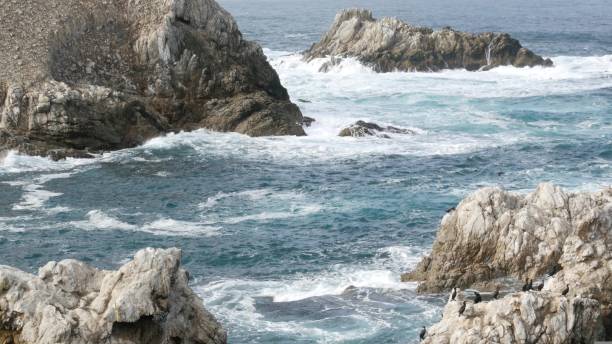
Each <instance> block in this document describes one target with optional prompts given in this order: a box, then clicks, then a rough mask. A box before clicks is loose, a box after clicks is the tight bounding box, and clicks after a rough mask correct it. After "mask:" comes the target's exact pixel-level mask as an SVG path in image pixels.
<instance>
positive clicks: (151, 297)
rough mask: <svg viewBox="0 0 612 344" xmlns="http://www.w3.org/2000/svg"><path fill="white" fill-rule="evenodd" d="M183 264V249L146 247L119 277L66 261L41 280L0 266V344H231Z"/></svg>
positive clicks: (44, 272)
mask: <svg viewBox="0 0 612 344" xmlns="http://www.w3.org/2000/svg"><path fill="white" fill-rule="evenodd" d="M180 259H181V251H180V250H178V249H168V250H161V249H144V250H141V251H139V252H138V253H137V254H136V255H135V256H134V259H133V261H131V262H129V263H127V264H125V265H124V266H122V267H121V268H120V269H119V270H117V271H105V270H98V269H95V268H92V267H90V266H88V265H86V264H84V263H81V262H79V261H75V260H64V261H61V262H50V263H48V264H47V265H45V266H44V267H42V268H41V269H40V270H39V273H38V276H35V275H31V274H28V273H25V272H23V271H20V270H17V269H14V268H11V267H7V266H0V342H1V343H21V344H47V343H49V344H51V343H64V344H80V343H82V344H85V343H109V344H110V343H122V344H137V343H138V344H149V343H151V344H174V343H192V344H196V343H202V344H209V343H210V344H217V343H226V341H227V340H226V333H225V331H224V330H223V329H222V328H221V326H220V325H219V323H217V321H216V320H215V318H214V317H213V316H212V315H211V314H210V313H208V312H207V311H206V310H205V309H204V306H203V305H202V300H201V299H200V298H199V297H198V296H197V295H196V294H195V293H194V292H193V291H192V290H191V289H190V288H189V286H188V275H187V272H186V271H185V270H183V269H181V268H180Z"/></svg>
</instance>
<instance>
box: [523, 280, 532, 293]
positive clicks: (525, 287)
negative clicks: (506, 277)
mask: <svg viewBox="0 0 612 344" xmlns="http://www.w3.org/2000/svg"><path fill="white" fill-rule="evenodd" d="M532 287H533V284H532V281H531V280H530V279H529V278H528V279H526V280H525V284H523V291H530V290H531V288H532Z"/></svg>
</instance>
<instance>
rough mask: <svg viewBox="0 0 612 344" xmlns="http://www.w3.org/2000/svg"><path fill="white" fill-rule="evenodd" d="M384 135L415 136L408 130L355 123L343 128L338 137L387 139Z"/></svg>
mask: <svg viewBox="0 0 612 344" xmlns="http://www.w3.org/2000/svg"><path fill="white" fill-rule="evenodd" d="M385 133H393V134H409V135H412V134H415V132H414V131H412V130H410V129H403V128H396V127H392V126H386V127H381V126H380V125H378V124H376V123H371V122H364V121H357V122H355V123H354V124H352V125H351V126H349V127H347V128H344V129H342V130H341V131H340V134H338V136H343V137H345V136H352V137H365V136H378V137H382V138H389V136H388V135H386V134H385Z"/></svg>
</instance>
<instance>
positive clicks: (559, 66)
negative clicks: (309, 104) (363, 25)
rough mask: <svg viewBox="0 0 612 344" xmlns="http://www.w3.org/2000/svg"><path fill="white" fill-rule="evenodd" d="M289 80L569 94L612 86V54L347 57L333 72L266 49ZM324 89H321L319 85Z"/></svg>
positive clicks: (373, 87) (453, 92) (469, 92)
mask: <svg viewBox="0 0 612 344" xmlns="http://www.w3.org/2000/svg"><path fill="white" fill-rule="evenodd" d="M265 52H266V54H267V55H268V57H269V58H270V61H271V64H272V65H273V66H274V67H275V68H276V69H277V70H278V72H279V75H280V76H281V78H282V79H283V83H284V84H286V85H287V84H289V85H291V86H293V87H289V90H290V92H292V94H297V95H299V98H304V97H306V99H308V100H312V99H310V98H308V96H312V98H314V99H316V98H319V96H318V94H319V92H320V93H331V95H337V94H342V95H343V96H345V97H350V96H355V97H357V99H364V98H371V97H376V96H382V95H387V96H389V95H402V94H412V95H414V94H427V95H441V96H460V97H471V98H489V97H494V98H496V97H527V96H538V95H554V94H566V93H570V92H578V91H585V90H592V89H599V88H606V87H610V86H612V55H605V56H589V57H581V56H580V57H579V56H557V57H553V60H554V62H555V66H554V67H552V68H546V67H533V68H515V67H512V66H502V67H498V68H494V69H492V70H489V71H486V72H468V71H466V70H445V71H441V72H438V73H425V72H417V73H404V72H395V73H382V74H378V73H374V72H373V71H372V70H371V69H370V68H368V67H365V66H363V65H362V64H361V63H359V62H358V61H357V60H356V59H353V58H348V59H344V60H343V61H342V62H341V63H340V64H339V65H337V66H335V67H334V68H332V69H331V71H330V72H329V73H320V72H318V70H319V68H320V67H321V65H322V64H323V63H325V62H326V61H327V59H315V60H313V61H311V62H309V63H306V62H305V61H303V60H302V55H300V54H293V53H288V52H279V51H271V50H265ZM317 89H318V91H317Z"/></svg>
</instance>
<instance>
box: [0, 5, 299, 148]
mask: <svg viewBox="0 0 612 344" xmlns="http://www.w3.org/2000/svg"><path fill="white" fill-rule="evenodd" d="M0 7H1V8H2V10H1V11H0V129H4V132H5V133H4V136H8V135H10V136H12V138H10V139H6V138H5V139H4V142H0V144H2V143H4V145H3V146H4V148H17V149H20V150H22V151H25V152H27V153H33V154H44V153H45V152H47V151H50V150H53V149H67V151H68V152H70V150H89V151H100V150H110V149H118V148H125V147H131V146H134V145H137V144H139V143H142V142H143V141H144V140H146V139H148V138H151V137H154V136H157V135H160V134H163V133H166V132H170V131H177V130H191V129H196V128H209V129H213V130H218V131H236V132H240V133H244V134H248V135H252V136H261V135H304V131H303V130H302V127H301V125H300V124H301V121H302V115H301V113H300V110H299V108H298V107H297V106H296V105H294V104H293V103H291V101H290V100H289V96H288V94H287V91H286V89H285V88H284V87H283V86H282V85H281V83H280V81H279V78H278V75H277V74H276V72H275V71H274V69H272V67H271V66H270V65H269V63H268V62H267V60H266V57H265V55H264V54H263V52H262V50H261V48H260V47H259V46H258V45H257V44H255V43H252V42H248V41H245V40H244V39H243V38H242V35H241V33H240V31H239V30H238V27H237V25H236V23H235V21H234V19H233V18H232V17H231V15H230V14H229V13H227V12H226V11H225V10H224V9H222V8H221V7H220V6H219V5H218V4H217V3H216V2H215V1H214V0H152V1H143V0H129V1H120V0H109V1H102V2H101V1H91V0H88V1H80V0H49V1H26V2H22V1H7V2H3V3H2V5H0ZM7 142H8V143H7ZM11 146H13V147H11Z"/></svg>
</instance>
